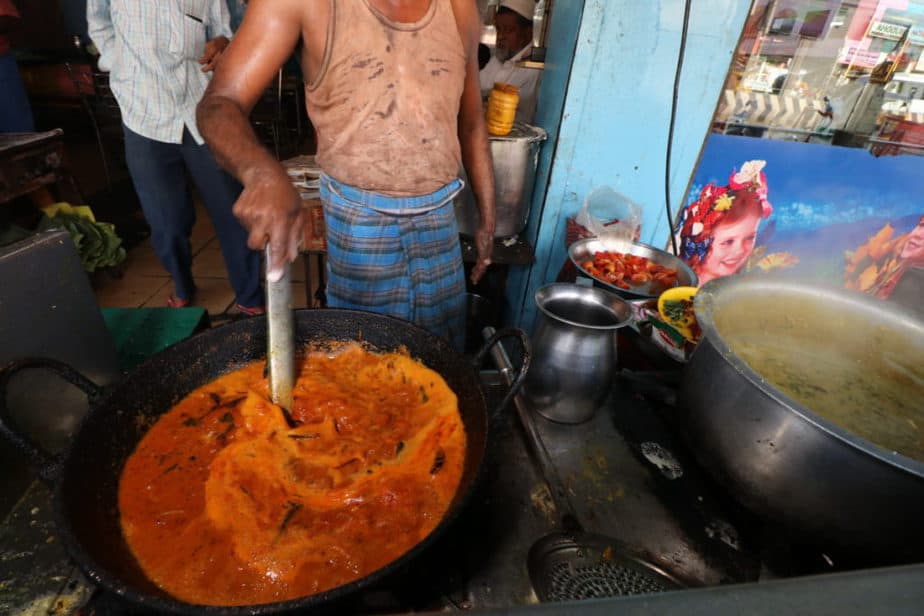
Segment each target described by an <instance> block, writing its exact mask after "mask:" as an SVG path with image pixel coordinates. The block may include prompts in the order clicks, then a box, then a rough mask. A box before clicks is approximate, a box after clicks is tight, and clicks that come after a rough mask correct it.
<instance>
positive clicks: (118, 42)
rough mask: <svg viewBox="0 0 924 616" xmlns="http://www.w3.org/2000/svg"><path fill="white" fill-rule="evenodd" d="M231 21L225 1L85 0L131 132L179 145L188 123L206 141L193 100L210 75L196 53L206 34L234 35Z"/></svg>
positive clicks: (209, 36) (93, 36)
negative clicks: (199, 127)
mask: <svg viewBox="0 0 924 616" xmlns="http://www.w3.org/2000/svg"><path fill="white" fill-rule="evenodd" d="M228 21H229V13H228V5H227V4H226V3H225V0H158V1H157V2H151V1H149V0H89V2H88V3H87V25H88V29H89V34H90V38H91V39H92V40H93V43H94V44H95V45H96V48H97V49H98V50H99V52H100V58H99V66H100V69H101V70H108V71H109V85H110V88H112V93H113V94H114V95H115V98H116V100H117V101H118V102H119V108H120V110H121V111H122V121H123V122H124V123H125V125H126V126H127V127H128V128H129V129H131V130H132V131H133V132H135V133H138V134H139V135H141V136H142V137H147V138H148V139H154V140H155V141H162V142H164V143H182V141H183V128H184V127H185V128H188V129H189V132H190V133H191V134H192V136H193V138H195V140H196V143H199V144H200V145H201V144H202V143H203V141H202V136H201V135H200V134H199V130H198V128H197V127H196V105H197V104H198V103H199V99H200V98H202V94H203V93H204V92H205V87H206V86H207V85H208V82H209V79H210V78H211V73H203V72H202V70H201V66H200V65H199V62H198V58H199V56H201V55H202V52H203V51H204V50H205V43H206V41H208V40H209V39H212V38H215V37H216V36H219V35H224V36H226V37H228V38H231V28H230V27H229V25H228Z"/></svg>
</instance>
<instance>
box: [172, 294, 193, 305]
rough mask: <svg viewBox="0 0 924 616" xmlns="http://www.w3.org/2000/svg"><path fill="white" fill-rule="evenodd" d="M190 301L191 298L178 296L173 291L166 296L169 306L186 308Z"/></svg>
mask: <svg viewBox="0 0 924 616" xmlns="http://www.w3.org/2000/svg"><path fill="white" fill-rule="evenodd" d="M191 303H192V300H188V299H182V298H179V297H177V296H176V295H174V294H173V293H171V294H170V297H168V298H167V306H168V307H170V308H186V307H187V306H189V304H191Z"/></svg>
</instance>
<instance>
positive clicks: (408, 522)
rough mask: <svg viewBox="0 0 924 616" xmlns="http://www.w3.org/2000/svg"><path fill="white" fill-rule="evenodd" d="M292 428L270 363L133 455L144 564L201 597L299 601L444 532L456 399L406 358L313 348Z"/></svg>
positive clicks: (200, 399)
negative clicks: (278, 402) (271, 382)
mask: <svg viewBox="0 0 924 616" xmlns="http://www.w3.org/2000/svg"><path fill="white" fill-rule="evenodd" d="M293 397H294V402H293V405H292V407H293V408H292V409H291V415H292V417H293V418H294V419H295V420H296V421H297V422H298V423H299V425H297V426H296V427H294V428H290V427H289V424H288V423H287V422H286V421H285V418H284V416H283V413H282V411H281V409H280V408H279V407H277V406H275V405H274V404H272V402H270V400H269V390H268V383H267V380H266V379H265V378H264V377H263V362H257V363H254V364H251V365H248V366H246V367H244V368H241V369H238V370H235V371H233V372H230V373H228V374H225V375H223V376H221V377H219V378H218V379H216V380H214V381H212V382H210V383H208V384H206V385H203V386H202V387H199V388H198V389H196V390H195V391H193V392H192V393H191V394H189V395H188V396H187V397H186V398H184V399H183V400H182V401H180V402H179V404H177V405H176V406H175V407H174V408H173V409H171V410H170V411H169V412H167V413H166V414H165V415H163V416H162V417H161V418H160V420H159V421H158V422H157V423H156V424H155V425H154V426H153V427H152V428H151V429H150V431H149V432H148V433H147V434H146V435H145V436H144V438H143V439H142V440H141V442H140V443H139V444H138V446H137V448H136V450H135V452H134V453H133V454H132V455H131V457H130V458H129V459H128V461H127V462H126V464H125V467H124V470H123V472H122V477H121V482H120V487H119V508H120V513H121V522H122V530H123V534H124V535H125V538H126V540H127V542H128V544H129V546H130V547H131V549H132V551H133V553H134V554H135V556H136V558H137V560H138V562H139V563H140V565H141V567H142V568H143V570H144V571H145V573H146V574H147V575H148V577H150V578H151V579H152V580H153V581H154V582H156V583H157V584H158V585H159V586H160V587H161V588H163V589H164V590H165V591H166V592H167V593H169V594H170V595H172V596H174V597H176V598H178V599H181V600H183V601H186V602H189V603H197V604H207V605H250V604H257V603H267V602H275V601H283V600H287V599H293V598H297V597H301V596H305V595H310V594H314V593H318V592H322V591H324V590H328V589H331V588H334V587H337V586H340V585H343V584H346V583H349V582H351V581H353V580H356V579H359V578H361V577H364V576H366V575H368V574H370V573H372V572H373V571H375V570H377V569H379V568H381V567H383V566H385V565H387V564H388V563H390V562H392V561H393V560H395V559H397V558H398V557H400V556H401V555H402V554H404V553H405V552H407V551H408V550H409V549H410V548H412V547H413V546H414V545H416V544H417V543H419V542H420V541H421V540H422V539H423V538H424V537H426V536H427V534H428V533H430V531H432V530H433V529H434V528H435V527H436V525H437V524H438V523H439V521H440V520H441V519H442V517H443V515H444V514H445V513H446V511H447V510H448V508H449V505H450V503H451V501H452V499H453V497H454V495H455V493H456V490H457V488H458V485H459V482H460V479H461V475H462V470H463V466H464V461H465V453H466V437H465V431H464V426H463V424H462V419H461V417H460V415H459V411H458V403H457V399H456V396H455V394H454V393H453V392H452V390H451V389H450V388H449V386H448V385H447V384H446V382H445V381H444V380H443V379H442V377H441V376H440V375H439V374H438V373H436V372H434V371H432V370H430V369H429V368H426V367H425V366H423V365H422V364H420V363H419V362H417V361H415V360H413V359H411V358H410V357H408V356H407V355H404V354H400V353H388V354H377V353H372V352H369V351H367V350H365V349H363V348H361V347H360V346H359V345H357V344H350V345H347V346H344V347H343V348H342V349H339V350H338V351H337V352H335V353H331V352H326V353H321V352H315V353H309V354H308V355H307V356H306V357H305V359H304V360H303V361H302V363H301V366H300V369H299V374H298V375H297V379H296V384H295V388H294V391H293Z"/></svg>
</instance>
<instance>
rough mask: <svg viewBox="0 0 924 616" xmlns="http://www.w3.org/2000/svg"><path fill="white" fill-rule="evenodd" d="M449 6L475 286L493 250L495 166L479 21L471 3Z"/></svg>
mask: <svg viewBox="0 0 924 616" xmlns="http://www.w3.org/2000/svg"><path fill="white" fill-rule="evenodd" d="M452 4H453V11H454V12H455V16H456V23H457V24H458V26H459V32H460V34H461V35H462V43H463V45H464V46H465V52H466V61H465V67H466V70H465V87H464V89H463V91H462V100H461V102H460V107H459V128H458V130H459V144H460V145H461V147H462V164H463V165H465V172H466V174H467V175H468V179H469V182H471V185H472V193H473V194H474V196H475V202H476V203H477V204H478V212H479V214H480V221H479V224H478V230H477V231H476V232H475V247H476V249H477V251H478V260H477V262H476V263H475V267H474V268H473V269H472V275H471V278H472V283H477V282H478V281H479V280H480V279H481V277H482V276H483V275H484V273H485V271H486V270H487V268H488V265H490V264H491V251H492V249H493V248H494V226H495V218H494V164H493V162H492V161H491V150H490V145H489V142H488V129H487V126H486V125H485V119H484V108H483V106H482V103H481V86H480V84H479V82H478V53H477V52H478V40H479V38H480V35H481V27H480V21H479V18H478V14H477V11H476V7H475V3H474V2H471V1H470V0H453V3H452Z"/></svg>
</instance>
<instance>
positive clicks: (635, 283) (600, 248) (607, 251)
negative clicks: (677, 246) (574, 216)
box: [568, 237, 699, 299]
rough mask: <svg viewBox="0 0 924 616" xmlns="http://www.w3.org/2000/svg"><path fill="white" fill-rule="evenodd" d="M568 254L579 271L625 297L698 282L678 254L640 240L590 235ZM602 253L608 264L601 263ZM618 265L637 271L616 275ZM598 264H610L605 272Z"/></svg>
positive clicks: (654, 294)
mask: <svg viewBox="0 0 924 616" xmlns="http://www.w3.org/2000/svg"><path fill="white" fill-rule="evenodd" d="M568 256H569V257H570V258H571V262H572V263H574V266H575V267H576V268H577V269H578V271H580V272H581V273H582V274H584V275H585V276H588V277H590V278H592V279H593V280H594V282H595V283H596V284H599V285H601V286H602V287H604V288H606V289H609V290H611V291H613V292H614V293H616V294H617V295H620V296H621V297H624V298H626V299H653V298H656V297H658V296H659V295H661V293H663V292H664V291H665V290H667V289H669V288H671V287H695V286H698V285H699V279H698V278H697V277H696V274H695V273H694V272H693V270H692V269H690V266H689V265H687V264H686V263H684V262H683V261H682V260H681V259H680V258H679V257H676V256H674V255H672V254H671V253H669V252H667V251H665V250H660V249H658V248H655V247H654V246H649V245H648V244H642V243H641V242H633V241H631V240H619V239H612V238H606V239H604V238H598V237H590V238H586V239H581V240H578V241H576V242H574V243H573V244H571V246H570V247H569V248H568ZM604 256H605V257H606V260H607V261H611V263H606V264H604V263H603V260H604ZM639 257H641V259H639ZM620 264H621V265H622V267H626V268H627V269H633V268H634V269H635V270H638V271H637V274H636V275H635V277H634V279H633V277H632V276H626V277H620V276H619V274H620V273H621V272H619V271H618V270H619V268H620ZM600 265H603V266H604V267H608V266H611V267H609V269H608V270H607V271H606V272H604V271H602V268H601V267H600ZM614 270H615V271H614Z"/></svg>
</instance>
